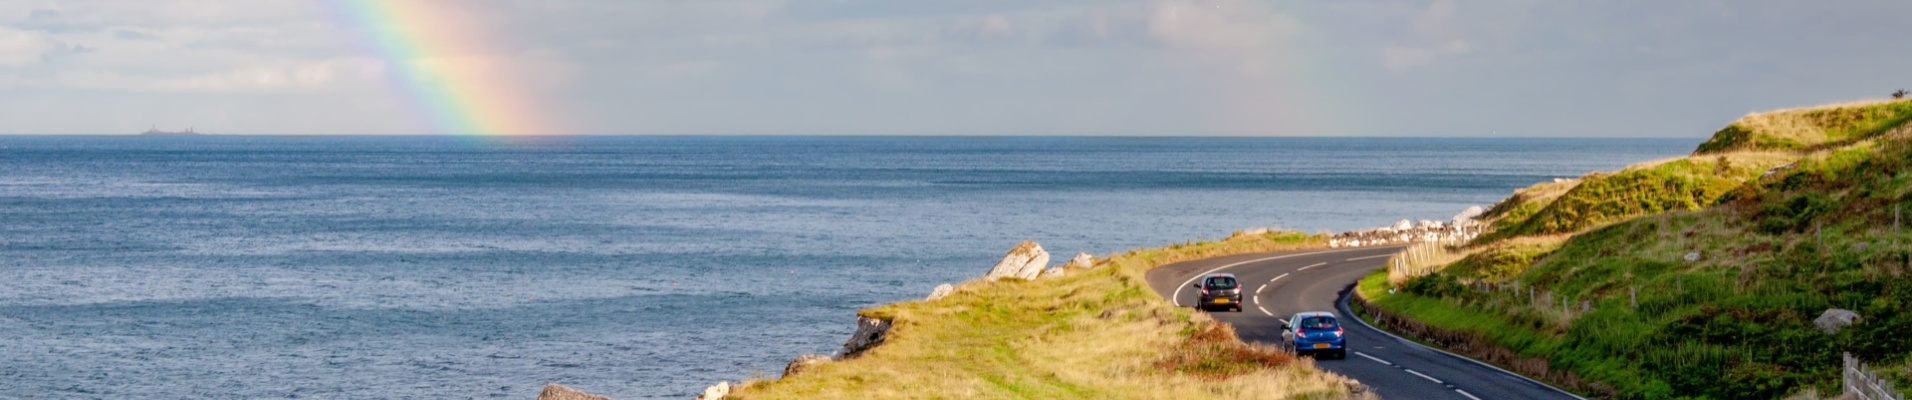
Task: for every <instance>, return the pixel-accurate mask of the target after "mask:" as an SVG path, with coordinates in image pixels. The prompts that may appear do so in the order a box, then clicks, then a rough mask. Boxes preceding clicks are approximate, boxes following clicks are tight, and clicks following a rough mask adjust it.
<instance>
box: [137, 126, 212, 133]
mask: <svg viewBox="0 0 1912 400" xmlns="http://www.w3.org/2000/svg"><path fill="white" fill-rule="evenodd" d="M195 135H204V134H203V133H199V132H194V131H193V128H191V127H187V128H186V130H183V131H176V132H174V131H162V130H159V126H158V125H154V126H153V127H151V128H147V129H146V131H145V132H140V136H195Z"/></svg>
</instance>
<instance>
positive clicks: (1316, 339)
mask: <svg viewBox="0 0 1912 400" xmlns="http://www.w3.org/2000/svg"><path fill="white" fill-rule="evenodd" d="M1346 334H1347V332H1346V331H1343V330H1341V321H1340V320H1339V319H1336V318H1335V317H1334V313H1331V312H1326V311H1309V312H1304V313H1300V314H1295V315H1294V316H1292V317H1288V323H1286V324H1283V325H1282V327H1281V337H1282V338H1283V339H1287V340H1288V343H1290V344H1293V345H1294V346H1295V347H1294V349H1295V354H1300V355H1308V354H1315V355H1317V357H1318V356H1319V355H1330V356H1333V357H1334V358H1348V339H1347V335H1346Z"/></svg>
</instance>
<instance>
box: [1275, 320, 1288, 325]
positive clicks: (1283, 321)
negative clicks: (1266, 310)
mask: <svg viewBox="0 0 1912 400" xmlns="http://www.w3.org/2000/svg"><path fill="white" fill-rule="evenodd" d="M1275 320H1276V321H1281V323H1282V324H1283V325H1287V324H1288V319H1287V318H1275Z"/></svg>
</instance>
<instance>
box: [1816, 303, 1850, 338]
mask: <svg viewBox="0 0 1912 400" xmlns="http://www.w3.org/2000/svg"><path fill="white" fill-rule="evenodd" d="M1858 319H1859V313H1855V312H1852V310H1844V309H1838V308H1832V309H1827V310H1826V312H1825V313H1823V314H1819V318H1814V319H1813V320H1812V324H1813V325H1818V326H1819V330H1822V331H1826V333H1839V330H1840V329H1844V328H1845V327H1846V326H1847V325H1852V321H1855V320H1858Z"/></svg>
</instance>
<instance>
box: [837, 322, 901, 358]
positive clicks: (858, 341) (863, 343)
mask: <svg viewBox="0 0 1912 400" xmlns="http://www.w3.org/2000/svg"><path fill="white" fill-rule="evenodd" d="M889 335H890V321H885V320H881V319H876V318H870V317H865V316H861V315H859V316H857V317H856V332H855V333H851V334H850V340H847V341H844V342H843V350H839V351H837V356H836V358H837V359H839V360H841V359H846V358H852V357H856V356H857V354H860V353H862V352H863V351H864V350H869V349H870V348H871V347H875V346H876V345H878V344H882V343H883V339H887V338H889Z"/></svg>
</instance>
